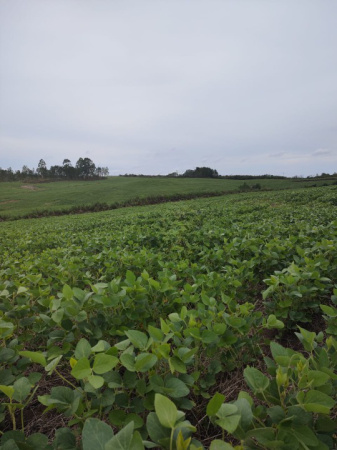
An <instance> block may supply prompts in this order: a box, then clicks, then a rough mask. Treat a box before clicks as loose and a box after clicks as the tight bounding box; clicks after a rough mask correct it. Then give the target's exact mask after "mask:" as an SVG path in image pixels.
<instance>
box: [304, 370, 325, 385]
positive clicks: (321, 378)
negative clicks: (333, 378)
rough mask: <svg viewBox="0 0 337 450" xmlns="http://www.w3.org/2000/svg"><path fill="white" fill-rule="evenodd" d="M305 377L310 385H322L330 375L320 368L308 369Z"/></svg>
mask: <svg viewBox="0 0 337 450" xmlns="http://www.w3.org/2000/svg"><path fill="white" fill-rule="evenodd" d="M307 377H308V382H309V384H310V386H311V387H319V386H323V385H324V384H326V383H327V381H328V380H330V376H329V375H328V374H326V373H324V372H321V371H320V370H308V372H307Z"/></svg>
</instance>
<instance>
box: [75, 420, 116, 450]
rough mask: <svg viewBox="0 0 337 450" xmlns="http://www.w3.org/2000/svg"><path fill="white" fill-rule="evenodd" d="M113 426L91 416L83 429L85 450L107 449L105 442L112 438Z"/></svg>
mask: <svg viewBox="0 0 337 450" xmlns="http://www.w3.org/2000/svg"><path fill="white" fill-rule="evenodd" d="M113 435H114V433H113V431H112V428H111V427H109V425H107V424H106V423H105V422H102V421H101V420H98V419H94V418H89V419H87V420H86V421H85V423H84V427H83V431H82V445H83V450H105V444H106V443H107V442H109V440H110V439H112V437H113Z"/></svg>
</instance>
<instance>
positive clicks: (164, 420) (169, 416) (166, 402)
mask: <svg viewBox="0 0 337 450" xmlns="http://www.w3.org/2000/svg"><path fill="white" fill-rule="evenodd" d="M154 408H155V411H156V414H157V417H158V419H159V422H160V423H161V424H162V425H163V427H166V428H174V425H175V423H176V420H177V414H178V410H177V407H176V405H175V404H174V403H173V402H172V401H171V400H170V399H168V398H167V397H165V396H164V395H161V394H156V395H155V398H154Z"/></svg>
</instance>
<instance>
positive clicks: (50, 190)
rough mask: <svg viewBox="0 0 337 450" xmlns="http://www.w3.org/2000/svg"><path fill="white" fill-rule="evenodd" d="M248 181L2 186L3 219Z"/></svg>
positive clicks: (271, 183) (281, 183)
mask: <svg viewBox="0 0 337 450" xmlns="http://www.w3.org/2000/svg"><path fill="white" fill-rule="evenodd" d="M333 181H334V180H328V181H326V180H318V181H316V180H315V181H314V182H313V181H298V180H297V181H296V180H294V181H293V180H290V179H287V180H282V179H280V180H278V179H276V180H273V179H271V180H267V179H255V180H247V184H248V185H249V186H252V185H254V184H256V183H259V184H260V185H261V188H262V189H289V188H303V187H306V186H312V185H313V184H317V185H318V186H319V185H321V184H324V183H331V182H333ZM243 183H244V180H222V179H200V178H198V179H195V178H194V179H193V178H190V179H189V178H165V177H162V178H160V177H108V178H107V179H106V180H95V181H90V182H89V181H62V182H45V183H41V182H40V183H24V182H4V183H0V217H3V218H6V217H7V218H8V217H10V218H13V217H22V216H25V215H28V214H32V213H36V212H42V211H47V212H50V211H62V210H69V209H71V208H78V207H83V206H88V205H93V204H97V203H98V202H99V203H107V204H108V205H111V204H118V203H125V202H128V201H130V200H135V199H136V198H140V199H144V198H153V197H160V196H163V197H169V196H171V197H172V196H174V195H188V194H200V195H201V194H207V193H213V192H223V191H234V190H237V189H239V187H240V186H241V185H242V184H243Z"/></svg>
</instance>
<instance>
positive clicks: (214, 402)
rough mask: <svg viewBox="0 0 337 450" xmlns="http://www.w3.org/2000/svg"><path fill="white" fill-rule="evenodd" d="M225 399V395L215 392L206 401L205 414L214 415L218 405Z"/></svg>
mask: <svg viewBox="0 0 337 450" xmlns="http://www.w3.org/2000/svg"><path fill="white" fill-rule="evenodd" d="M224 401H225V396H224V395H223V394H219V392H216V393H215V394H214V396H213V397H212V399H211V400H210V401H209V402H208V405H207V409H206V414H207V415H208V416H209V417H211V416H215V414H216V413H217V412H218V411H219V408H220V406H221V405H222V404H223V402H224Z"/></svg>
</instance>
